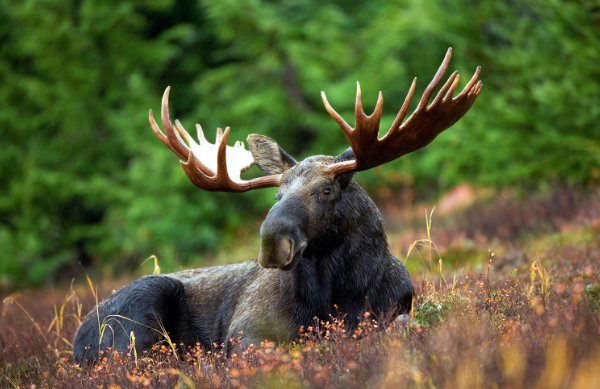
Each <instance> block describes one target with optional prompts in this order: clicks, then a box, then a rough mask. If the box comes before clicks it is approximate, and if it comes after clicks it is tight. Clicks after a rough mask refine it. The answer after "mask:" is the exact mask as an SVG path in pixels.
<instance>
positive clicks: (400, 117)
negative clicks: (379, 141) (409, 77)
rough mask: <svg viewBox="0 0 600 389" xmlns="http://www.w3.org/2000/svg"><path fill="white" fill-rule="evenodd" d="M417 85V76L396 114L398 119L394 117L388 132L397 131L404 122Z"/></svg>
mask: <svg viewBox="0 0 600 389" xmlns="http://www.w3.org/2000/svg"><path fill="white" fill-rule="evenodd" d="M416 86H417V77H415V78H413V82H412V84H411V85H410V89H409V90H408V94H407V95H406V97H405V98H404V103H402V107H401V108H400V111H399V112H398V115H396V119H394V122H393V123H392V126H391V127H390V130H389V131H388V134H392V133H394V132H395V131H397V130H398V128H399V127H400V125H401V124H402V121H403V120H404V117H405V116H406V113H407V112H408V109H409V108H410V103H411V101H412V98H413V96H414V94H415V87H416ZM386 136H387V134H386Z"/></svg>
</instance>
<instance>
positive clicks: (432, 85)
mask: <svg viewBox="0 0 600 389" xmlns="http://www.w3.org/2000/svg"><path fill="white" fill-rule="evenodd" d="M451 59H452V47H449V48H448V51H446V56H445V57H444V60H443V61H442V64H441V65H440V67H439V68H438V70H437V72H436V73H435V76H433V79H432V80H431V82H430V83H429V85H427V88H425V92H423V96H422V97H421V101H419V105H418V106H417V109H415V112H418V111H421V110H422V109H423V108H425V107H426V106H427V103H428V102H429V98H430V97H431V95H432V94H433V92H434V91H435V90H436V88H437V87H438V85H440V82H442V78H443V77H444V74H445V73H446V70H448V65H450V60H451Z"/></svg>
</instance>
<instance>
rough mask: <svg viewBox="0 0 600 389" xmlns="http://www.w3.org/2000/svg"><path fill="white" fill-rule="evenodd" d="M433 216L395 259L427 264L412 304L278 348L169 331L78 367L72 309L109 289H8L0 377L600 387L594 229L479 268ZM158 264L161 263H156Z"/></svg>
mask: <svg viewBox="0 0 600 389" xmlns="http://www.w3.org/2000/svg"><path fill="white" fill-rule="evenodd" d="M433 215H435V214H434V213H432V212H429V213H428V214H427V217H426V235H425V237H423V238H422V239H419V240H418V241H415V242H414V244H413V245H410V246H409V249H408V250H407V251H406V252H405V255H403V256H402V259H403V260H404V261H406V262H407V264H408V263H410V262H411V261H420V262H423V263H425V264H426V266H423V267H421V268H420V269H421V270H419V271H418V272H415V273H412V274H411V275H412V276H413V279H412V280H413V284H414V285H415V292H416V293H415V299H414V302H413V309H412V312H411V313H410V315H405V316H402V317H400V318H399V319H398V320H394V321H388V322H377V321H375V320H373V317H372V316H371V315H370V314H369V313H365V314H364V316H363V317H362V321H361V323H360V325H359V326H358V328H357V329H356V331H353V332H349V331H348V330H347V329H346V328H345V326H344V318H343V317H331V318H330V320H329V321H326V322H320V323H315V325H314V326H312V327H309V328H304V329H302V331H301V332H300V334H299V338H298V339H297V340H295V341H293V342H291V343H288V344H280V345H277V344H275V343H272V342H267V341H265V342H263V343H261V344H260V345H257V346H256V347H254V346H251V347H249V348H246V349H242V348H239V347H235V344H236V343H237V340H236V339H231V341H232V342H233V345H234V346H233V350H234V351H233V352H232V354H231V355H230V356H229V357H227V356H225V355H224V353H223V351H220V350H219V349H218V348H217V349H214V350H205V349H202V348H201V347H200V346H199V345H195V346H194V345H189V346H185V347H184V346H183V345H175V344H172V343H171V342H169V341H165V342H162V343H160V344H156V345H155V346H154V348H153V349H152V350H149V351H145V352H143V353H137V354H136V353H135V352H133V350H134V348H132V349H130V350H124V353H118V352H117V351H111V350H107V351H105V352H102V355H101V356H100V359H99V362H98V363H96V364H95V365H94V366H80V365H78V364H76V363H74V361H73V359H72V351H71V347H72V345H71V343H70V342H71V339H72V338H73V334H74V332H75V330H76V328H77V326H78V325H79V324H80V323H81V320H82V314H85V313H86V312H87V311H88V310H89V309H93V307H94V305H95V304H96V303H97V301H98V300H99V299H100V297H101V296H106V295H108V294H109V293H110V288H106V287H105V288H104V289H103V288H100V290H99V291H96V290H97V287H96V286H94V285H93V284H92V283H91V280H89V278H88V282H89V285H87V286H85V287H83V286H81V285H72V286H71V288H70V289H69V290H68V291H66V292H56V293H54V294H53V293H50V292H49V291H37V292H32V293H28V294H22V295H12V296H9V297H8V298H7V299H5V302H4V305H3V307H2V314H1V318H0V349H1V351H0V366H1V367H0V379H2V380H3V384H4V385H5V386H8V387H14V388H30V387H38V388H39V387H48V388H54V387H65V388H88V387H90V388H91V387H94V388H98V387H101V388H118V387H122V388H125V387H140V386H142V387H178V388H204V387H208V388H211V387H215V388H216V387H234V388H237V387H311V388H326V387H327V388H329V387H343V388H362V387H414V388H432V387H436V388H440V387H449V388H476V387H507V388H536V387H537V388H544V389H546V388H568V387H573V388H591V387H600V373H599V372H598V371H597V366H598V365H600V297H599V296H600V279H599V274H600V239H598V236H600V226H597V225H596V224H595V222H594V221H593V220H592V221H591V222H590V223H587V224H586V225H581V226H580V228H581V231H585V233H586V234H588V233H590V231H591V233H592V235H593V236H595V237H596V238H595V239H588V238H586V239H582V240H577V239H575V240H564V239H545V240H542V241H543V242H545V245H543V246H540V245H539V244H536V245H535V246H532V247H534V250H535V251H534V252H526V251H527V250H528V249H527V247H525V248H524V249H523V250H524V251H525V252H524V255H523V256H522V258H523V260H522V262H521V263H516V264H514V263H512V262H511V266H509V267H507V266H506V265H505V264H504V262H505V261H506V258H505V257H504V256H503V254H499V253H497V252H495V251H493V250H486V254H485V255H484V256H482V257H481V258H480V259H479V262H480V266H478V267H477V268H475V267H470V266H467V267H462V268H461V267H456V266H450V265H448V264H447V263H446V262H445V259H444V257H445V251H444V250H443V249H442V248H441V247H440V246H436V245H435V242H434V238H435V233H434V231H433V232H432V217H433ZM573 231H577V229H569V231H568V233H569V234H570V236H572V235H573V234H574V232H573ZM499 251H500V252H501V251H502V250H499ZM154 266H155V272H159V271H160V268H159V267H158V262H157V261H156V259H155V261H154ZM99 326H100V328H99V330H101V327H102V323H99ZM157 330H160V329H157ZM131 340H132V344H135V334H132V339H131Z"/></svg>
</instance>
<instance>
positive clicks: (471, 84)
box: [454, 66, 481, 100]
mask: <svg viewBox="0 0 600 389" xmlns="http://www.w3.org/2000/svg"><path fill="white" fill-rule="evenodd" d="M480 73H481V66H477V69H475V73H473V77H471V79H470V80H469V82H468V83H467V85H466V86H465V88H464V89H463V90H462V92H460V93H459V94H458V96H456V97H455V98H454V100H458V99H460V98H462V97H463V96H464V95H466V94H469V92H470V91H471V89H472V88H473V87H474V86H475V85H476V83H477V84H479V85H480V86H481V81H479V82H477V80H478V79H479V74H480ZM479 90H481V88H479ZM477 93H479V92H477Z"/></svg>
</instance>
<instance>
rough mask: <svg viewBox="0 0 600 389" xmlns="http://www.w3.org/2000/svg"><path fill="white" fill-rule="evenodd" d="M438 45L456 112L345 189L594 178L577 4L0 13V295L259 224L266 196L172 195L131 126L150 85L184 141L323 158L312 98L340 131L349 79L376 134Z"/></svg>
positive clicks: (158, 155) (590, 47)
mask: <svg viewBox="0 0 600 389" xmlns="http://www.w3.org/2000/svg"><path fill="white" fill-rule="evenodd" d="M449 46H452V47H454V57H453V62H452V65H451V67H453V68H455V69H459V70H460V71H461V74H462V75H463V81H462V84H463V85H464V83H466V81H465V78H466V79H468V78H469V77H470V75H471V73H472V71H473V70H474V69H475V67H476V66H477V65H482V67H483V73H482V79H483V81H484V90H483V92H482V94H481V96H480V97H479V99H478V101H477V102H476V104H475V105H474V107H473V109H472V110H471V111H470V112H469V113H468V114H467V115H466V116H465V118H464V119H463V120H461V121H460V122H459V123H458V124H457V125H456V126H454V128H453V129H452V130H450V131H447V132H446V133H444V134H442V135H441V136H440V137H439V139H437V140H436V141H435V142H434V143H433V144H432V145H431V146H429V147H428V148H426V149H424V150H421V151H418V152H416V153H414V154H413V155H411V156H407V157H405V158H402V159H400V160H398V161H395V162H393V163H391V164H389V165H387V166H385V167H380V168H376V169H374V171H372V172H366V173H361V174H360V180H361V182H362V183H364V184H366V185H367V186H368V187H370V188H374V187H377V186H390V187H396V188H398V187H415V188H417V189H421V190H423V189H428V190H430V191H431V193H437V192H438V191H439V190H443V189H445V188H448V187H450V186H452V185H455V184H456V183H459V182H461V181H470V182H473V183H476V184H483V185H497V186H505V185H526V186H528V187H529V186H537V187H539V186H542V187H543V186H546V185H548V183H549V182H555V181H563V182H568V183H574V184H582V183H583V184H585V183H590V182H592V181H597V180H599V176H600V169H599V167H598V166H599V165H600V125H599V124H598V120H599V119H600V94H599V93H598V90H600V89H599V87H600V67H598V63H600V7H599V6H598V4H597V2H596V1H595V0H576V1H568V2H567V1H559V0H546V1H541V0H540V1H536V0H514V1H507V2H495V1H477V2H471V1H466V0H455V1H448V0H440V1H436V2H422V1H417V0H398V1H382V0H374V1H370V2H359V1H341V0H338V1H331V2H317V1H314V0H297V1H287V2H281V3H278V2H269V1H262V0H248V1H239V0H219V1H214V0H202V1H192V0H145V1H141V0H137V1H136V0H128V1H123V0H121V1H116V0H110V1H109V0H107V1H102V2H98V1H90V0H23V1H20V2H14V1H10V0H0V85H1V87H0V101H1V102H2V103H1V106H0V128H2V130H1V131H2V146H1V152H0V183H1V184H0V185H1V186H0V289H2V288H10V289H12V288H15V287H20V286H24V285H31V284H42V283H45V282H51V281H53V280H55V279H56V277H57V276H59V275H69V274H71V273H70V272H69V270H71V272H72V271H73V269H77V263H78V262H81V263H82V264H83V265H84V266H88V265H96V266H97V267H99V268H104V269H105V270H106V269H112V271H116V270H114V269H119V271H120V270H122V269H126V268H127V267H131V266H133V265H134V264H139V263H140V262H141V260H143V259H144V258H146V257H148V256H149V255H150V254H153V253H154V254H157V255H158V257H159V258H160V259H161V266H162V267H163V268H166V269H167V270H169V269H171V270H172V269H173V268H175V267H176V266H177V265H182V264H187V263H190V262H195V263H197V264H199V263H201V261H202V256H203V253H205V252H207V251H212V250H216V249H217V248H218V247H219V245H221V244H224V243H228V242H227V241H226V240H224V238H222V237H223V236H227V235H228V234H227V232H232V231H235V230H237V229H238V228H240V227H241V226H244V225H249V224H252V223H250V222H249V220H250V221H252V220H254V219H256V218H257V217H258V216H259V215H260V214H261V212H264V211H265V210H266V209H267V208H268V207H269V205H270V204H271V202H272V196H273V194H274V191H273V190H263V191H256V193H253V192H251V193H246V194H217V193H206V192H202V191H200V190H198V189H196V188H195V187H194V186H192V185H191V184H190V183H189V182H188V181H187V178H186V177H185V175H184V174H183V172H182V171H181V169H180V167H179V166H178V164H177V161H176V158H175V157H174V156H173V155H172V153H170V152H169V151H168V150H166V149H165V147H164V146H163V145H162V144H160V142H158V141H157V140H156V139H155V137H154V135H152V133H151V132H150V129H149V126H148V122H147V109H148V108H150V107H152V108H154V110H155V111H157V109H158V108H159V104H160V96H161V94H162V91H163V90H164V88H165V86H166V85H172V86H173V91H172V93H171V110H172V115H173V116H174V117H180V118H182V121H183V124H184V126H186V127H191V126H192V125H193V124H194V121H199V122H201V124H202V125H203V127H204V128H205V130H207V131H209V129H214V128H216V127H217V126H221V127H223V126H225V125H230V126H231V127H232V131H233V133H232V137H233V138H236V139H244V138H245V137H246V135H247V134H249V133H251V132H260V133H262V134H266V135H269V136H271V137H273V138H275V139H277V140H278V141H279V142H280V143H281V144H282V146H283V147H284V148H286V150H288V151H289V152H291V153H292V154H294V155H295V156H296V157H299V158H303V157H306V156H308V155H311V154H316V153H318V154H337V153H339V152H341V151H343V150H344V149H345V148H346V147H347V146H346V143H345V139H344V137H343V135H342V133H341V131H340V130H339V129H338V128H337V126H336V124H335V123H334V122H333V120H331V118H330V117H329V116H328V115H327V113H326V112H325V110H324V109H323V108H322V103H321V101H320V96H319V92H320V91H321V90H325V91H327V94H328V97H329V100H330V101H331V103H332V105H333V106H334V107H336V109H338V111H339V112H341V113H342V114H343V115H344V117H346V118H348V119H349V121H350V122H351V123H352V120H351V119H352V116H353V106H354V94H355V89H354V88H355V81H356V80H360V81H361V83H362V86H363V96H364V103H365V106H367V107H369V106H372V105H373V104H374V103H375V99H376V93H377V91H378V90H383V91H384V93H385V98H386V101H385V107H384V118H383V120H382V127H387V126H389V125H390V124H391V122H392V120H393V118H394V116H395V114H396V112H397V109H398V108H399V107H400V105H401V103H402V101H403V100H404V96H405V93H406V91H407V89H408V86H409V85H410V81H411V79H412V77H413V76H414V75H417V76H418V77H419V80H420V82H419V83H418V87H417V89H418V90H417V92H418V93H420V92H421V91H422V90H423V89H424V86H425V85H426V83H427V82H428V81H429V79H430V77H431V76H432V75H433V73H434V72H435V69H436V68H437V66H439V63H440V62H441V59H442V57H443V54H444V52H445V50H446V48H447V47H449ZM413 104H415V103H414V102H413ZM209 132H212V130H210V131H209ZM229 235H231V234H229ZM252 255H254V253H248V257H251V256H252ZM77 271H79V270H77Z"/></svg>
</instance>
